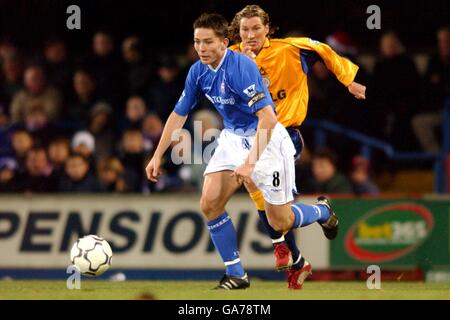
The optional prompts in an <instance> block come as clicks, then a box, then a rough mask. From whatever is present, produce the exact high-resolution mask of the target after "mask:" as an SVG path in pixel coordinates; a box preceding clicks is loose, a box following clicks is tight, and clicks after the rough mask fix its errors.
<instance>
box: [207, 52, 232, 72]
mask: <svg viewBox="0 0 450 320" xmlns="http://www.w3.org/2000/svg"><path fill="white" fill-rule="evenodd" d="M227 52H228V49H225V53H224V54H223V57H222V60H220V62H219V64H218V65H217V67H216V68H215V69H214V68H213V67H211V66H210V65H209V64H208V68H209V69H210V70H211V71H214V72H217V71H219V69H220V67H221V66H222V64H223V62H224V61H225V57H226V56H227Z"/></svg>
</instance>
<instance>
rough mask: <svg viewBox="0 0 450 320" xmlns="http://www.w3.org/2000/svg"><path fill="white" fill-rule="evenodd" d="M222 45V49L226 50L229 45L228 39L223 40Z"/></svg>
mask: <svg viewBox="0 0 450 320" xmlns="http://www.w3.org/2000/svg"><path fill="white" fill-rule="evenodd" d="M222 43H223V45H224V49H226V48H227V47H228V44H229V43H230V40H229V39H228V38H223V41H222Z"/></svg>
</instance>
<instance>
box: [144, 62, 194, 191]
mask: <svg viewBox="0 0 450 320" xmlns="http://www.w3.org/2000/svg"><path fill="white" fill-rule="evenodd" d="M199 95H200V90H199V87H198V85H197V81H196V71H195V67H194V66H193V67H191V69H190V70H189V74H188V76H187V78H186V83H185V85H184V90H183V93H182V94H181V97H180V99H179V100H178V102H177V104H176V105H175V108H174V110H173V111H172V113H171V114H170V116H169V118H168V119H167V122H166V125H165V126H164V130H163V133H162V136H161V139H160V140H159V143H158V147H157V148H156V150H155V153H154V154H153V157H152V159H151V160H150V162H149V163H148V165H147V167H146V168H145V172H146V174H147V178H148V179H149V180H150V181H153V182H156V181H157V180H158V176H160V175H161V159H162V157H163V156H164V153H165V152H166V151H167V149H168V148H169V146H170V145H171V144H172V142H173V141H172V134H173V133H174V132H175V131H176V130H179V129H181V128H182V127H183V126H184V124H185V123H186V119H187V116H188V114H189V112H190V111H191V110H192V108H194V106H195V105H196V104H197V101H198V99H199Z"/></svg>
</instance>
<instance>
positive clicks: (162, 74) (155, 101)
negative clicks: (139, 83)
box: [147, 56, 183, 122]
mask: <svg viewBox="0 0 450 320" xmlns="http://www.w3.org/2000/svg"><path fill="white" fill-rule="evenodd" d="M158 76H159V78H158V80H157V81H156V82H154V83H153V84H152V85H151V86H150V88H149V91H148V99H147V100H148V101H147V102H148V103H147V105H148V106H150V111H152V112H155V113H156V114H158V115H159V117H160V118H161V120H162V121H163V122H165V121H166V120H167V118H168V117H169V115H170V113H171V112H172V110H173V108H174V106H175V104H176V102H177V101H178V99H179V98H180V95H181V92H182V91H183V82H182V79H181V77H180V67H179V65H178V62H177V60H176V59H175V57H172V56H163V57H161V58H160V59H159V64H158Z"/></svg>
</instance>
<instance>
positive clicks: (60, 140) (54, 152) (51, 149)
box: [48, 137, 70, 177]
mask: <svg viewBox="0 0 450 320" xmlns="http://www.w3.org/2000/svg"><path fill="white" fill-rule="evenodd" d="M69 155H70V143H69V140H67V139H66V138H64V137H57V138H54V139H53V140H52V141H51V142H50V144H49V145H48V157H49V159H50V162H51V164H52V166H53V172H54V173H55V175H56V176H58V177H62V176H63V174H64V170H65V169H64V167H65V164H66V161H67V159H68V158H69Z"/></svg>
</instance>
